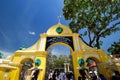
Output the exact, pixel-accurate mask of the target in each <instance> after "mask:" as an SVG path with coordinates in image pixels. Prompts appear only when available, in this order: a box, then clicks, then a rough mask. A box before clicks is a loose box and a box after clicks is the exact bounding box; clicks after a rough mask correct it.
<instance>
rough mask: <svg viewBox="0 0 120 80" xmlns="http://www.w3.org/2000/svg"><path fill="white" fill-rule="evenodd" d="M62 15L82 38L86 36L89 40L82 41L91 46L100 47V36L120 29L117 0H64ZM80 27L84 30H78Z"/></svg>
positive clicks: (119, 12)
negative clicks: (119, 25)
mask: <svg viewBox="0 0 120 80" xmlns="http://www.w3.org/2000/svg"><path fill="white" fill-rule="evenodd" d="M63 15H64V17H65V19H66V20H70V24H69V26H70V28H71V29H72V31H73V32H77V33H80V36H81V39H82V40H84V36H87V37H88V39H89V42H86V41H85V40H84V41H85V42H86V43H88V45H89V46H91V47H95V46H96V47H97V48H100V44H101V41H100V38H101V37H103V38H105V37H106V36H108V35H110V34H111V33H113V32H116V31H118V30H120V28H119V27H117V25H118V24H120V21H119V20H118V19H120V1H119V0H64V7H63ZM114 21H115V22H114ZM111 22H112V23H111ZM110 23H111V24H110ZM82 29H84V32H82V31H81V32H80V30H82Z"/></svg>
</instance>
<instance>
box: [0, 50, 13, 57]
mask: <svg viewBox="0 0 120 80" xmlns="http://www.w3.org/2000/svg"><path fill="white" fill-rule="evenodd" d="M0 52H1V53H2V54H3V58H6V57H8V56H12V55H13V53H12V52H7V51H4V50H0Z"/></svg>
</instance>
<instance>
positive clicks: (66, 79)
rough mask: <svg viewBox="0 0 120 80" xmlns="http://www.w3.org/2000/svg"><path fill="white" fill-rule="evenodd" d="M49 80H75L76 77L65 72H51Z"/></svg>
mask: <svg viewBox="0 0 120 80" xmlns="http://www.w3.org/2000/svg"><path fill="white" fill-rule="evenodd" d="M48 80H74V76H73V73H72V72H66V73H65V72H64V71H62V70H61V71H59V70H55V71H50V73H49V75H48Z"/></svg>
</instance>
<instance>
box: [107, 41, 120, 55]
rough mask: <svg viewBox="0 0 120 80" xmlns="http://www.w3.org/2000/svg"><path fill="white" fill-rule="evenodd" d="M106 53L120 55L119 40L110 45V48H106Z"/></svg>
mask: <svg viewBox="0 0 120 80" xmlns="http://www.w3.org/2000/svg"><path fill="white" fill-rule="evenodd" d="M108 52H110V53H111V54H119V55H120V40H119V41H118V42H114V43H113V44H111V46H110V47H109V48H108Z"/></svg>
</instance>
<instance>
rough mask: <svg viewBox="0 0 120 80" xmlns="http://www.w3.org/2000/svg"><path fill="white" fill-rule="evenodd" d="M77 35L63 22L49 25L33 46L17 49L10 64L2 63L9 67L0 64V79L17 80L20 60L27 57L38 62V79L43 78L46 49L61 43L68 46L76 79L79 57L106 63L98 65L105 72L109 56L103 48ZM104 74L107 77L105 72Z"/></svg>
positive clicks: (76, 79)
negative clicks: (89, 43)
mask: <svg viewBox="0 0 120 80" xmlns="http://www.w3.org/2000/svg"><path fill="white" fill-rule="evenodd" d="M79 36H80V35H79V34H78V33H72V31H71V30H70V28H69V27H67V26H65V25H63V24H57V25H54V26H52V27H50V28H49V29H48V31H47V32H46V33H43V34H40V39H39V40H38V41H37V42H36V43H35V44H34V45H33V46H31V47H29V48H26V49H22V50H17V51H16V52H15V53H14V56H13V57H12V59H11V60H10V62H11V64H10V63H9V62H7V63H2V64H4V65H7V66H8V65H9V67H6V68H4V69H3V68H2V66H0V74H2V75H3V76H0V80H3V79H5V78H6V77H9V79H10V80H19V74H20V69H21V67H22V66H21V61H23V60H27V59H32V60H33V61H34V62H38V64H39V65H38V66H37V68H38V69H40V74H39V75H38V80H45V72H46V59H47V55H48V51H47V50H48V49H49V48H50V47H51V46H54V45H56V44H62V45H64V46H67V47H68V48H70V50H71V56H72V59H73V60H72V61H73V68H74V76H75V80H78V77H79V76H80V74H79V69H80V68H81V66H79V62H78V61H79V60H80V59H83V60H84V61H86V60H87V58H90V57H91V58H94V59H95V60H97V61H98V63H103V62H104V63H106V65H99V67H100V68H99V69H100V70H99V71H100V73H102V74H106V72H104V71H103V70H105V67H108V66H109V65H108V64H107V62H109V60H110V57H109V56H107V55H106V54H105V52H104V51H103V50H100V49H96V48H91V47H89V46H88V45H86V44H85V43H84V42H83V41H82V40H81V39H80V37H79ZM15 63H16V64H15ZM85 64H86V63H85ZM84 67H86V65H84ZM8 69H10V72H9V73H8V72H5V70H8ZM108 72H109V71H108ZM7 74H9V75H7ZM12 74H15V75H12ZM6 75H7V76H6ZM10 76H12V77H10ZM105 76H106V77H109V75H107V74H106V75H105ZM6 80H7V79H6Z"/></svg>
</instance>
